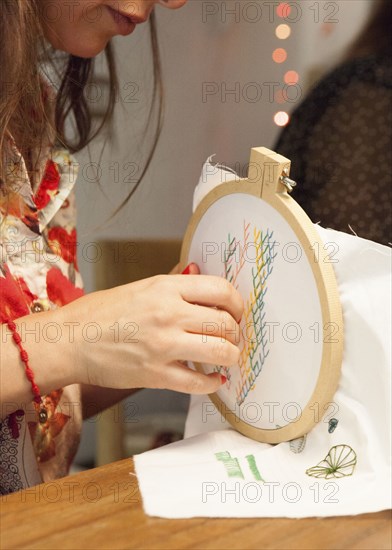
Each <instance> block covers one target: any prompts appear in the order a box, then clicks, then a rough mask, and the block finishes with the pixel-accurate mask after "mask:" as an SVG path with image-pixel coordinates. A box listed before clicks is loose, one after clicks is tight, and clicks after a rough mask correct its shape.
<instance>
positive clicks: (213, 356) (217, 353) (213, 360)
mask: <svg viewBox="0 0 392 550" xmlns="http://www.w3.org/2000/svg"><path fill="white" fill-rule="evenodd" d="M175 353H176V357H173V359H176V360H180V361H193V362H194V363H206V364H209V365H222V366H224V367H231V366H234V365H237V364H238V361H239V359H240V350H239V348H238V346H236V345H234V344H232V343H231V342H229V341H228V340H224V339H223V338H221V337H217V336H207V335H201V334H183V335H182V337H181V339H180V340H179V341H178V342H177V345H176V348H175Z"/></svg>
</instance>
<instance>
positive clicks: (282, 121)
mask: <svg viewBox="0 0 392 550" xmlns="http://www.w3.org/2000/svg"><path fill="white" fill-rule="evenodd" d="M289 120H290V117H289V115H288V114H287V113H286V111H278V112H277V113H276V114H275V116H274V122H275V124H276V125H277V126H286V124H287V123H288V122H289Z"/></svg>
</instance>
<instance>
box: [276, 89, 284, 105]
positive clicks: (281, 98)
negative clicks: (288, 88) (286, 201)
mask: <svg viewBox="0 0 392 550" xmlns="http://www.w3.org/2000/svg"><path fill="white" fill-rule="evenodd" d="M274 99H275V103H279V104H282V103H285V102H286V98H285V95H284V93H283V90H278V91H277V92H275V96H274Z"/></svg>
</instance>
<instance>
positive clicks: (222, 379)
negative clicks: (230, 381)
mask: <svg viewBox="0 0 392 550" xmlns="http://www.w3.org/2000/svg"><path fill="white" fill-rule="evenodd" d="M226 382H227V378H226V376H224V375H223V374H221V383H222V386H223V384H226Z"/></svg>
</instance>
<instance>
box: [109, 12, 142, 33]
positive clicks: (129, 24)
mask: <svg viewBox="0 0 392 550" xmlns="http://www.w3.org/2000/svg"><path fill="white" fill-rule="evenodd" d="M107 8H108V10H109V11H110V13H111V16H112V18H113V21H114V22H115V24H116V26H117V31H118V34H121V35H122V36H127V35H128V34H131V32H133V31H134V29H135V27H136V23H135V22H134V21H132V19H131V18H130V17H127V16H126V15H123V14H122V13H120V12H119V11H117V10H114V9H113V8H111V7H110V6H107Z"/></svg>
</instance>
